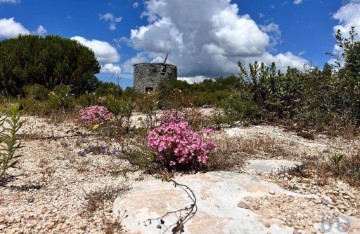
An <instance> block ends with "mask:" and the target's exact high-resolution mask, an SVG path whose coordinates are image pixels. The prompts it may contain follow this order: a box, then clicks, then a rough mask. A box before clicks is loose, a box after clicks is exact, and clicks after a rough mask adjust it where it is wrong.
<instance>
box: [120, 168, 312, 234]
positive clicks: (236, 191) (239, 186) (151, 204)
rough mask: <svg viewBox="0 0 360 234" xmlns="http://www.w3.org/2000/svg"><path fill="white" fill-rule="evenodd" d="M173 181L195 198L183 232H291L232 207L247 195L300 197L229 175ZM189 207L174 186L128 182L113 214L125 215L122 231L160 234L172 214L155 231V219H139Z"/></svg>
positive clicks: (173, 218) (188, 201)
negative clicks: (191, 193)
mask: <svg viewBox="0 0 360 234" xmlns="http://www.w3.org/2000/svg"><path fill="white" fill-rule="evenodd" d="M174 180H175V181H177V182H178V183H181V184H184V185H187V186H188V187H189V188H191V190H192V191H193V192H194V194H195V196H196V205H197V208H198V211H197V213H196V214H195V216H194V217H193V218H192V219H190V220H189V221H188V222H187V223H185V228H184V231H185V233H193V234H194V233H216V234H221V233H249V234H253V233H257V234H258V233H264V234H267V233H277V234H292V233H293V228H290V227H287V226H281V225H278V224H276V222H275V221H274V222H273V223H271V224H270V225H269V224H264V223H263V222H261V221H260V220H261V216H259V215H256V214H255V213H253V212H252V211H251V210H249V209H245V208H239V207H238V204H239V202H240V201H242V200H243V199H244V198H245V197H247V196H251V197H258V196H264V195H268V196H272V195H270V194H287V195H292V196H303V195H299V194H296V193H293V192H290V191H286V190H284V189H282V188H281V187H279V186H278V185H276V184H274V183H270V182H266V181H262V180H259V179H257V178H255V177H253V176H250V175H245V174H238V173H233V172H210V173H206V174H195V175H186V176H177V177H176V178H175V179H174ZM311 196H312V195H311ZM311 196H310V197H311ZM303 197H304V196H303ZM191 204H192V201H191V199H190V198H189V195H188V194H187V193H186V192H185V191H184V190H182V189H181V188H180V187H174V185H173V183H172V182H163V181H161V180H150V181H144V182H139V183H136V184H134V185H133V187H132V190H130V192H129V193H127V194H125V195H123V196H121V197H118V198H116V200H115V201H114V204H113V215H114V216H117V217H119V216H120V217H124V216H125V215H127V217H126V218H123V219H122V221H121V224H122V225H123V226H124V228H125V229H126V230H128V233H164V231H165V229H166V227H169V229H168V231H167V232H165V233H171V229H172V227H173V226H172V227H170V226H171V225H172V224H175V223H176V221H177V220H178V218H177V216H176V215H175V214H171V215H169V216H167V217H165V218H163V220H164V221H165V223H164V225H163V227H162V229H159V228H157V225H158V224H159V222H158V221H156V220H155V221H152V223H151V224H150V225H149V224H148V223H147V225H146V226H145V223H146V222H145V221H146V220H148V219H150V218H157V217H160V216H162V215H164V214H166V213H167V212H171V211H176V210H179V209H182V208H184V207H185V206H189V205H191ZM177 215H179V214H177ZM182 216H184V213H183V214H182ZM144 222H145V223H144Z"/></svg>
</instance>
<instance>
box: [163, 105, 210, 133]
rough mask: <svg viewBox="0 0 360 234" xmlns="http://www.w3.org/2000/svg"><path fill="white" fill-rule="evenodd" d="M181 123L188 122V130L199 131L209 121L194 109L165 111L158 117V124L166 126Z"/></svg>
mask: <svg viewBox="0 0 360 234" xmlns="http://www.w3.org/2000/svg"><path fill="white" fill-rule="evenodd" d="M182 121H186V122H188V125H189V128H190V129H192V130H200V129H203V128H204V127H205V126H206V125H208V122H209V119H208V117H207V116H204V115H203V114H202V113H201V112H200V111H199V110H197V109H195V108H187V109H184V110H165V111H163V112H162V115H161V117H160V124H168V123H171V122H175V123H179V122H182Z"/></svg>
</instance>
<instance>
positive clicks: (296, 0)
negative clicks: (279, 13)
mask: <svg viewBox="0 0 360 234" xmlns="http://www.w3.org/2000/svg"><path fill="white" fill-rule="evenodd" d="M302 1H303V0H294V4H295V5H299V4H300V3H302Z"/></svg>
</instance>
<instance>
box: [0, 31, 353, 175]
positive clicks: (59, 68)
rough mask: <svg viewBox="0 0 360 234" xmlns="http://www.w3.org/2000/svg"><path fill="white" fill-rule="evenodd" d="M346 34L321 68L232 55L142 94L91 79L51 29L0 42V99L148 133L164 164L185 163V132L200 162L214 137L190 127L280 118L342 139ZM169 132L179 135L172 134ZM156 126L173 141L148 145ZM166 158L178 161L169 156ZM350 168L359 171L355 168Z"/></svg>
mask: <svg viewBox="0 0 360 234" xmlns="http://www.w3.org/2000/svg"><path fill="white" fill-rule="evenodd" d="M355 36H356V32H355V29H354V28H353V29H352V31H351V32H350V38H342V36H341V34H340V33H338V35H337V37H336V38H337V40H338V45H339V46H340V47H341V48H343V54H341V55H331V56H333V57H334V59H335V61H337V65H338V66H330V65H329V64H325V65H324V67H323V69H320V68H316V67H305V68H304V70H303V71H300V70H298V69H295V68H291V67H289V68H288V69H287V71H286V72H281V71H280V70H277V68H276V64H275V63H272V64H271V65H270V66H267V65H265V64H264V63H259V62H254V63H252V64H249V65H245V64H242V63H240V62H239V63H238V66H239V74H238V75H231V76H228V77H219V78H216V79H208V80H204V81H203V82H201V83H195V84H188V83H186V82H184V81H173V82H170V83H168V82H164V83H162V84H160V88H159V90H160V91H159V92H156V93H150V94H145V95H144V94H139V93H137V92H136V91H135V90H133V89H132V88H127V89H125V90H122V89H121V87H119V86H118V85H116V84H113V83H106V82H102V81H99V80H97V78H96V77H95V74H96V73H97V72H99V64H98V63H97V61H96V59H95V56H94V54H93V52H92V51H90V50H89V49H87V48H86V47H84V46H81V45H80V44H79V43H77V42H75V41H72V40H67V39H63V38H60V37H57V36H47V37H45V38H40V37H38V36H19V37H18V38H16V39H9V40H4V41H2V42H0V55H1V57H2V58H3V59H2V60H1V63H0V81H1V82H0V90H1V96H2V103H1V106H2V107H3V108H6V107H7V106H11V105H12V104H11V103H19V105H20V109H22V110H21V111H22V112H23V113H24V114H27V115H37V116H46V117H48V118H50V119H52V120H53V121H62V120H65V119H69V118H70V119H73V120H79V123H80V124H82V125H84V126H86V127H88V128H90V129H91V128H92V129H93V130H96V131H97V134H103V135H104V136H106V137H108V139H111V140H113V139H115V140H118V141H123V140H124V139H125V138H129V137H130V136H131V137H133V136H134V137H145V136H146V135H147V134H149V136H148V140H149V142H150V143H149V144H148V146H149V148H148V149H147V150H152V151H153V155H154V158H152V159H151V160H150V161H158V162H160V164H161V163H162V162H163V161H166V162H167V164H169V163H170V164H171V167H168V166H169V165H166V167H168V169H171V168H172V169H175V168H176V166H175V165H176V164H179V163H180V162H183V163H184V162H186V164H187V163H189V162H190V161H192V159H191V158H188V159H186V155H183V157H181V156H180V155H182V153H181V152H184V150H185V149H184V148H182V149H179V148H177V147H180V148H181V146H180V145H179V144H178V142H179V141H180V140H181V139H185V138H186V139H188V138H189V136H190V135H191V136H192V137H195V138H196V139H194V141H197V142H198V145H197V146H194V149H192V150H190V149H186V150H185V151H186V152H187V153H185V154H188V155H192V156H194V155H195V156H196V157H198V162H202V163H203V164H205V162H207V158H208V156H207V153H210V148H211V149H215V143H214V144H213V145H212V146H211V147H210V146H209V145H208V146H206V144H210V143H201V142H202V141H203V138H202V136H201V134H200V132H199V131H202V130H201V129H206V128H212V129H215V130H216V129H221V128H223V127H229V126H230V127H231V126H236V125H249V124H261V123H267V124H274V125H276V124H280V125H282V126H286V127H287V128H291V129H293V130H295V131H297V132H298V134H299V135H301V136H303V137H305V138H309V139H313V135H314V134H316V133H324V134H328V135H342V136H344V137H347V138H351V137H354V136H356V135H357V132H358V128H359V124H360V87H359V82H360V62H359V54H360V43H359V42H357V41H355V40H354V38H355ZM341 61H343V62H344V63H343V64H341ZM10 64H11V66H10ZM204 107H210V108H213V109H214V110H215V112H214V114H213V115H212V116H207V117H204V116H203V115H202V114H201V113H200V112H199V108H204ZM96 108H97V109H96ZM134 111H139V112H142V113H143V114H145V116H146V118H145V119H144V125H143V126H142V127H138V128H135V127H134V126H133V125H131V123H130V119H131V116H132V115H133V113H134ZM159 111H168V112H167V113H166V112H165V114H164V117H163V119H162V120H161V119H159V118H158V116H156V113H159ZM87 115H89V116H87ZM164 119H169V120H168V121H167V122H166V121H165V122H164ZM170 120H171V121H170ZM169 121H170V122H169ZM90 125H91V126H90ZM98 128H99V129H98ZM5 130H6V129H5ZM181 131H183V132H184V133H179V132H181ZM174 132H176V133H179V136H178V138H176V134H175V135H174ZM155 133H156V134H160V136H164V135H166V134H169V136H168V137H175V138H176V139H172V140H174V142H177V143H176V144H177V145H176V144H175V143H174V142H172V140H169V139H168V138H167V139H157V138H156V144H155V143H154V139H152V138H154V137H155V135H156V134H155ZM154 134H155V135H154ZM182 134H184V135H187V136H186V137H185V136H182ZM194 134H195V135H194ZM199 134H200V135H199ZM3 138H4V136H3ZM158 138H159V137H158ZM2 141H3V142H6V141H5V140H4V139H2ZM164 141H165V143H164ZM164 144H165V146H164ZM202 144H203V145H202ZM159 145H161V147H160V146H159ZM174 145H176V146H174ZM184 145H186V143H184ZM200 149H201V150H200ZM206 149H208V151H209V152H207V150H206ZM194 150H195V151H196V152H194ZM169 151H171V152H169ZM188 151H189V152H188ZM200 151H201V152H202V153H201V155H202V156H199V154H200V153H199V152H200ZM164 155H166V157H167V159H166V160H164V159H163V156H164ZM172 157H175V158H176V157H178V158H181V159H179V161H178V162H176V161H174V160H175V158H172ZM333 157H334V156H333ZM156 159H158V160H156ZM159 159H161V160H159ZM343 160H348V159H345V158H344V159H342V158H341V159H339V160H335V161H334V160H332V161H333V163H334V164H336V165H338V166H337V172H336V173H335V174H339V173H340V172H341V168H340V166H339V165H340V161H341V162H342V161H343ZM195 161H196V160H195ZM338 161H339V162H338ZM355 161H356V160H355ZM2 162H4V160H3V161H2ZM341 165H345V164H344V163H342V164H341ZM346 165H351V163H350V164H349V163H348V164H346ZM192 166H195V165H192ZM192 166H191V167H190V168H192ZM196 168H201V167H199V165H198V166H196ZM352 174H353V173H352ZM354 176H355V177H360V175H359V169H358V170H357V172H356V170H355V175H354Z"/></svg>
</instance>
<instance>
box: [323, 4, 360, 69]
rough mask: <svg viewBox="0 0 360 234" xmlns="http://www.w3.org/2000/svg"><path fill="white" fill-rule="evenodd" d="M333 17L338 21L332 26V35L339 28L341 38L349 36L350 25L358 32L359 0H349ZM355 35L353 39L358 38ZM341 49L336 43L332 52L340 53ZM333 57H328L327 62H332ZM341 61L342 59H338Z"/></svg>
mask: <svg viewBox="0 0 360 234" xmlns="http://www.w3.org/2000/svg"><path fill="white" fill-rule="evenodd" d="M333 18H334V19H336V20H338V21H339V24H338V25H335V26H334V27H333V32H334V35H336V33H337V31H338V30H340V32H341V35H342V37H343V38H349V37H350V34H349V31H350V30H351V27H355V31H356V32H357V33H359V34H360V0H351V1H350V2H348V3H347V4H345V5H343V6H342V7H341V8H340V9H339V10H338V11H337V12H336V13H335V14H334V15H333ZM359 34H358V35H357V36H356V38H355V40H357V41H359V40H360V35H359ZM342 52H343V49H342V48H340V47H339V46H338V45H334V48H333V53H334V54H341V53H342ZM334 61H335V60H334V59H330V61H329V63H331V64H333V63H334ZM340 63H343V61H340Z"/></svg>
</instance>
